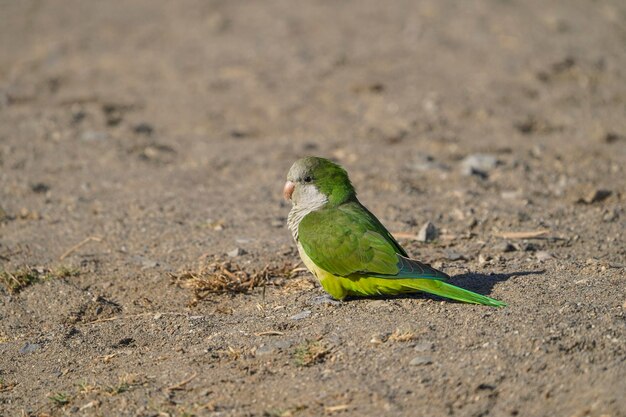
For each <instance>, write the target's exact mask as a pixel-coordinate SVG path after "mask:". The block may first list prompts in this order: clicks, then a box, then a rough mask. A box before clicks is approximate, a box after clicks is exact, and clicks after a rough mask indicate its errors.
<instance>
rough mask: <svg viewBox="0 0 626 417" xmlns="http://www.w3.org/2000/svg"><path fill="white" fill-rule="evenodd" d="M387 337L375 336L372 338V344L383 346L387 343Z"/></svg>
mask: <svg viewBox="0 0 626 417" xmlns="http://www.w3.org/2000/svg"><path fill="white" fill-rule="evenodd" d="M385 339H386V338H385V336H384V335H382V334H375V335H373V336H372V338H371V339H370V343H371V344H373V345H381V344H383V343H385Z"/></svg>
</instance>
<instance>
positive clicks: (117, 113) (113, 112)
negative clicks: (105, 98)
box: [102, 103, 129, 126]
mask: <svg viewBox="0 0 626 417" xmlns="http://www.w3.org/2000/svg"><path fill="white" fill-rule="evenodd" d="M126 110H129V106H125V105H120V104H115V103H105V104H103V105H102V112H103V113H104V117H105V119H106V124H107V125H108V126H117V125H119V124H120V122H121V121H122V119H123V117H124V116H123V113H124V112H125V111H126Z"/></svg>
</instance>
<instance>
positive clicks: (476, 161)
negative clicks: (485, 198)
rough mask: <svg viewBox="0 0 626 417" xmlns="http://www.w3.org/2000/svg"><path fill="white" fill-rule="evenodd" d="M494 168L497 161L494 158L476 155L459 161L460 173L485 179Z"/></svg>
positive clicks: (486, 155)
mask: <svg viewBox="0 0 626 417" xmlns="http://www.w3.org/2000/svg"><path fill="white" fill-rule="evenodd" d="M496 166H498V159H497V158H496V157H495V156H493V155H489V154H481V153H476V154H472V155H468V156H467V157H465V159H463V161H461V173H462V174H463V175H476V176H479V177H481V178H486V177H487V176H488V175H489V172H490V171H491V170H493V169H494V168H495V167H496Z"/></svg>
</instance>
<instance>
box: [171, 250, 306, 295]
mask: <svg viewBox="0 0 626 417" xmlns="http://www.w3.org/2000/svg"><path fill="white" fill-rule="evenodd" d="M300 271H301V268H295V267H294V265H293V264H291V263H284V264H282V265H278V266H276V265H266V266H265V267H263V268H262V269H261V270H252V271H247V270H245V269H244V268H242V267H241V266H240V265H238V264H236V263H234V262H232V261H220V260H215V261H213V262H211V263H209V264H207V265H203V266H201V267H200V268H198V270H197V271H185V272H183V273H181V274H178V275H176V274H171V277H172V279H173V281H174V283H175V284H176V285H178V286H180V287H182V288H190V289H191V290H192V291H193V293H194V297H195V300H196V301H198V300H202V299H204V298H206V297H207V296H209V295H210V294H234V293H248V292H250V291H252V290H253V289H254V288H257V287H265V286H266V285H273V286H283V285H285V283H286V282H287V280H289V279H291V278H293V277H295V276H296V275H298V273H299V272H300Z"/></svg>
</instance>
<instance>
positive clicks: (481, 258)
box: [478, 253, 491, 265]
mask: <svg viewBox="0 0 626 417" xmlns="http://www.w3.org/2000/svg"><path fill="white" fill-rule="evenodd" d="M489 261H491V256H489V255H483V254H482V253H481V254H480V255H478V264H479V265H484V264H486V263H487V262H489Z"/></svg>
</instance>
